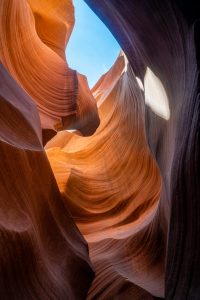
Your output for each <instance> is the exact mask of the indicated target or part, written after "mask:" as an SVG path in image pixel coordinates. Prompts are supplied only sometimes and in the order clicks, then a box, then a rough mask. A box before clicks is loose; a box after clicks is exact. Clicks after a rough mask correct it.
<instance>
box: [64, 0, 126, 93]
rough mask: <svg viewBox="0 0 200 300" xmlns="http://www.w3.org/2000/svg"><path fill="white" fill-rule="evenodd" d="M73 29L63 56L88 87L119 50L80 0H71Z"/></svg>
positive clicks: (94, 81) (110, 62) (108, 32)
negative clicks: (84, 76) (73, 10)
mask: <svg viewBox="0 0 200 300" xmlns="http://www.w3.org/2000/svg"><path fill="white" fill-rule="evenodd" d="M73 3H74V7H75V18H76V22H75V26H74V30H73V32H72V35H71V38H70V40H69V43H68V46H67V49H66V55H67V61H68V64H69V66H70V67H71V68H72V69H75V70H77V71H78V72H79V73H82V74H84V75H86V76H87V78H88V83H89V86H90V87H92V86H93V85H94V84H95V83H96V81H97V80H98V79H99V78H100V76H101V75H102V74H103V73H105V72H106V71H107V70H108V69H109V68H110V67H111V66H112V64H113V63H114V61H115V60H116V58H117V56H118V54H119V52H120V46H119V45H118V43H117V42H116V40H115V39H114V37H113V36H112V34H111V33H110V31H109V30H108V29H107V27H106V26H105V25H104V23H103V22H102V21H101V20H100V19H99V18H98V17H97V16H96V15H95V13H93V11H92V10H91V9H90V8H89V7H88V6H87V4H86V3H85V2H84V1H83V0H74V1H73Z"/></svg>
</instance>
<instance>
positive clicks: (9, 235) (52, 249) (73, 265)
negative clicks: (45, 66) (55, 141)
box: [0, 65, 93, 300]
mask: <svg viewBox="0 0 200 300" xmlns="http://www.w3.org/2000/svg"><path fill="white" fill-rule="evenodd" d="M0 76H1V81H0V104H1V109H0V128H1V131H0V152H1V160H0V174H1V184H0V194H1V202H0V204H1V205H0V257H1V260H0V295H1V299H5V300H7V299H8V300H10V299H16V300H18V299H20V300H23V299H24V300H25V299H41V300H44V299H70V300H71V299H85V297H86V295H87V290H88V287H89V286H90V283H91V281H92V279H93V271H92V269H91V267H90V261H89V257H88V251H87V245H86V243H85V241H84V240H83V238H82V236H81V235H80V233H79V231H78V230H77V228H76V226H75V224H74V222H73V220H72V218H71V216H70V215H69V213H68V210H67V209H66V208H65V206H64V205H63V202H62V199H61V197H60V193H59V190H58V188H57V185H56V182H55V179H54V176H53V174H52V171H51V169H50V166H49V163H48V160H47V157H46V155H45V152H44V150H43V147H42V145H41V139H42V136H41V127H40V123H39V116H38V112H37V109H36V106H35V105H34V103H33V102H32V100H31V99H30V97H29V96H28V95H27V94H25V93H24V91H23V90H22V89H21V88H20V87H19V86H18V85H17V83H16V82H15V81H14V80H13V79H12V78H11V77H10V75H9V74H8V73H7V72H6V71H5V69H4V67H3V66H2V65H0ZM8 116H9V118H8ZM76 274H78V276H77V275H76Z"/></svg>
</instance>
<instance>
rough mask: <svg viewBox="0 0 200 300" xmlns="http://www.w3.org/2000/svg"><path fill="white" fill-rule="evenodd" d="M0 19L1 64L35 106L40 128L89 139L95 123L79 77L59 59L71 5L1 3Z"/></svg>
mask: <svg viewBox="0 0 200 300" xmlns="http://www.w3.org/2000/svg"><path fill="white" fill-rule="evenodd" d="M0 16H1V18H0V28H1V30H0V59H1V62H2V63H3V64H4V66H5V67H6V68H7V70H8V71H9V72H10V74H11V75H12V76H13V77H14V78H15V79H16V80H17V82H18V83H19V85H20V86H21V87H22V88H24V89H25V90H26V92H27V93H28V94H29V95H30V96H31V97H32V99H33V101H34V102H35V103H36V104H37V107H38V110H39V114H40V119H41V125H42V128H43V129H52V130H62V129H70V128H76V129H78V130H79V131H81V132H82V134H83V135H88V134H91V133H93V132H94V131H95V129H96V128H97V126H98V123H99V119H98V113H97V109H96V103H95V100H94V98H93V97H92V94H91V92H90V91H89V88H88V85H87V81H86V79H85V77H84V76H82V75H80V74H78V73H77V72H76V71H74V70H71V69H70V68H69V67H68V65H67V62H66V59H65V48H66V44H67V41H68V39H69V37H70V34H71V31H72V28H73V25H74V9H73V5H72V1H65V0H61V1H58V0H56V1H55V0H44V1H39V0H38V1H37V0H30V1H28V0H22V1H21V0H20V1H17V0H9V1H7V0H2V1H1V3H0Z"/></svg>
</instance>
